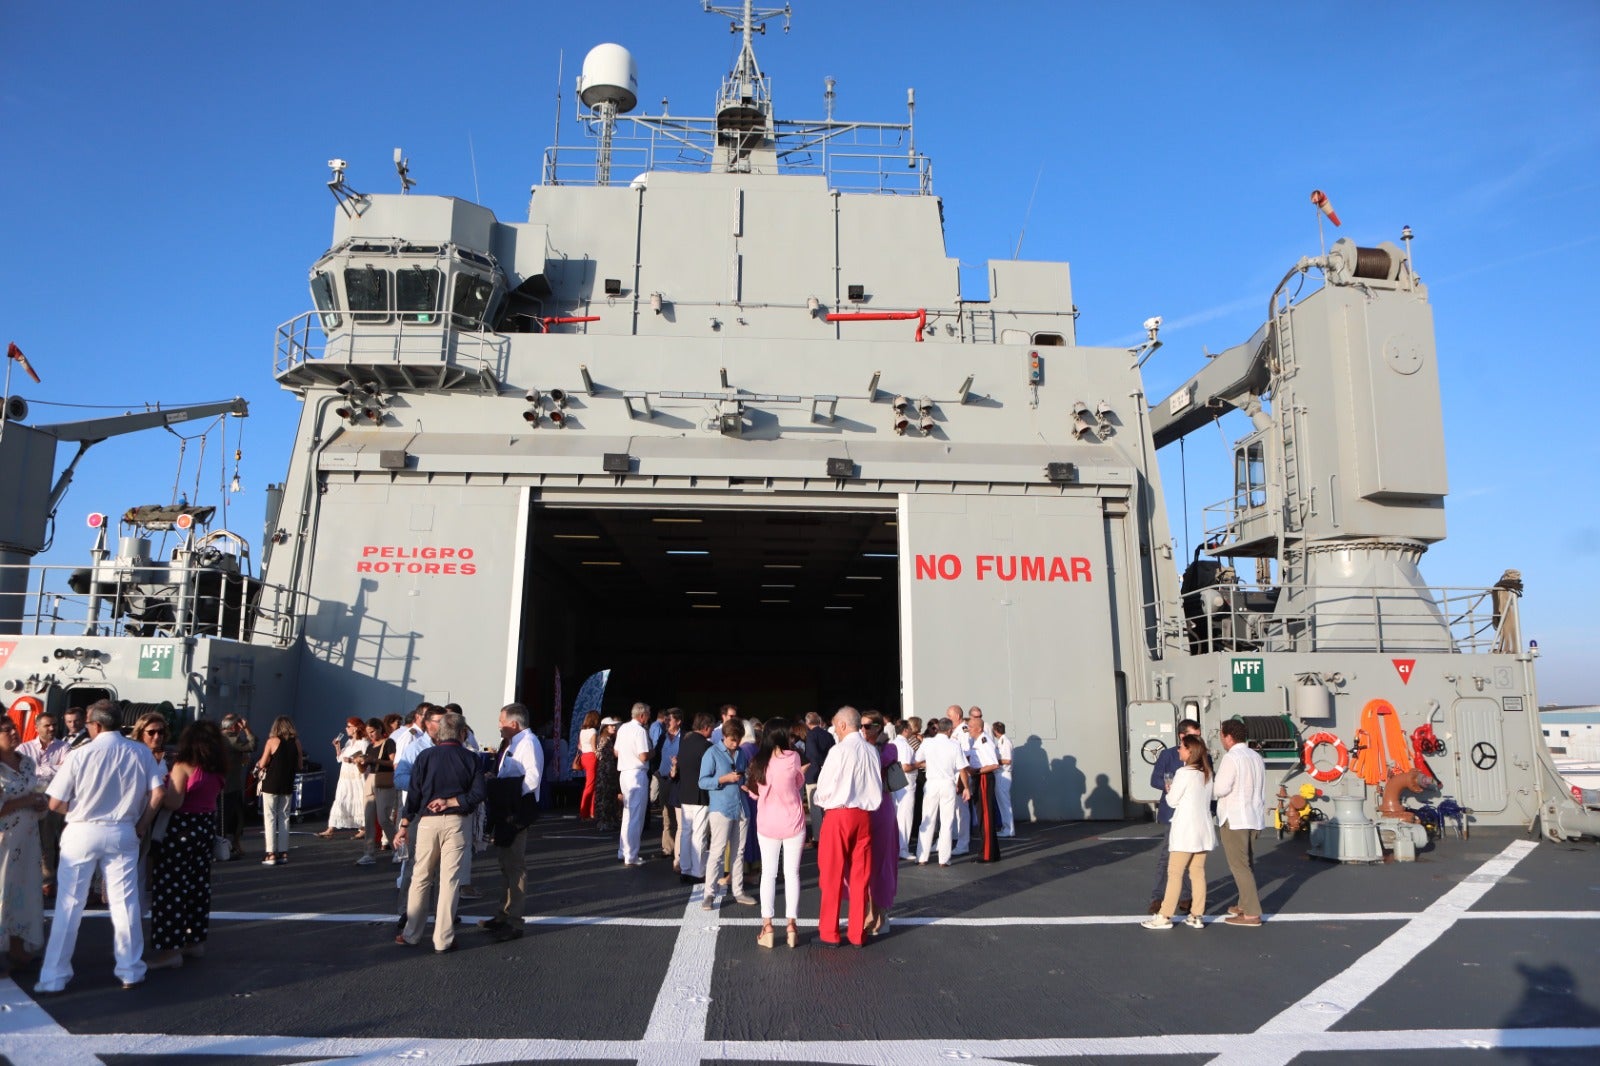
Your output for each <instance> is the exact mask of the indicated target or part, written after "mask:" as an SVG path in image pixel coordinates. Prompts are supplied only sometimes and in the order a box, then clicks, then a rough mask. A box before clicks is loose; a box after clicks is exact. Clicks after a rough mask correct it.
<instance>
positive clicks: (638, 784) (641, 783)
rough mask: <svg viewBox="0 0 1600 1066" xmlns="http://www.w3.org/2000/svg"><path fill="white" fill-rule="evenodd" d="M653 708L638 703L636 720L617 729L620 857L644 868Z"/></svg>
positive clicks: (618, 856) (628, 863)
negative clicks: (642, 852)
mask: <svg viewBox="0 0 1600 1066" xmlns="http://www.w3.org/2000/svg"><path fill="white" fill-rule="evenodd" d="M649 721H650V705H649V704H648V703H635V704H634V705H633V717H632V719H631V720H630V721H627V722H624V723H623V725H622V728H620V729H618V730H617V740H616V745H617V776H618V778H619V781H620V783H621V785H622V839H621V840H620V841H619V843H618V846H617V858H619V859H621V860H622V861H623V862H624V863H626V864H627V865H629V866H643V865H644V856H642V855H640V854H639V841H640V839H641V838H642V837H643V836H644V819H645V815H646V813H647V812H648V810H649V807H648V804H649V800H650V783H649V780H648V778H649V775H650V733H649V731H648V730H647V729H646V728H645V727H646V724H647V723H648V722H649Z"/></svg>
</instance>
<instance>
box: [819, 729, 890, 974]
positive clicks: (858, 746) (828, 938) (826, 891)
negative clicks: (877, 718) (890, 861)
mask: <svg viewBox="0 0 1600 1066" xmlns="http://www.w3.org/2000/svg"><path fill="white" fill-rule="evenodd" d="M833 735H834V739H835V743H834V746H833V747H832V748H831V749H829V751H828V758H827V760H826V761H825V762H824V763H823V764H822V773H821V774H819V775H818V777H817V790H816V792H814V793H813V794H812V798H813V799H814V800H815V802H816V805H817V806H818V807H821V808H822V811H823V814H822V832H821V834H820V835H819V836H818V838H817V887H818V888H819V889H820V890H821V894H822V909H821V912H820V913H819V914H818V917H817V938H818V939H819V940H820V941H821V942H822V943H823V944H825V945H827V946H830V947H838V946H839V898H840V895H841V894H842V893H843V891H844V877H845V872H846V869H847V868H848V871H849V874H850V884H851V885H853V886H854V888H853V890H852V891H851V893H850V921H849V937H850V943H851V944H852V945H853V946H855V947H858V948H859V947H863V946H865V944H866V919H867V892H866V887H867V885H868V883H869V882H870V881H871V879H872V835H871V833H872V828H871V812H872V811H875V810H877V809H878V807H879V806H880V805H881V804H882V803H883V771H882V769H880V766H881V764H880V763H879V761H878V749H877V748H875V747H873V746H872V745H871V744H868V743H867V741H866V739H865V738H864V737H863V736H862V735H861V715H860V713H858V712H857V711H856V709H855V708H854V707H840V708H839V710H838V712H837V713H836V714H834V716H833Z"/></svg>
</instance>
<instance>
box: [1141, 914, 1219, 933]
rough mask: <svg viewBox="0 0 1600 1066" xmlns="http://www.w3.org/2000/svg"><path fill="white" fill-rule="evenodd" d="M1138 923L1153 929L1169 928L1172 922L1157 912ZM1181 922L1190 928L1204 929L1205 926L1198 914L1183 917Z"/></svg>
mask: <svg viewBox="0 0 1600 1066" xmlns="http://www.w3.org/2000/svg"><path fill="white" fill-rule="evenodd" d="M1139 924H1140V925H1142V926H1144V927H1145V928H1146V929H1155V930H1161V929H1171V928H1172V926H1173V922H1172V920H1171V919H1169V918H1163V917H1162V916H1161V915H1159V914H1157V915H1155V916H1153V917H1151V918H1150V919H1148V920H1146V921H1143V922H1140V923H1139ZM1183 924H1184V925H1187V926H1188V927H1189V928H1190V929H1204V928H1205V927H1206V923H1205V920H1204V919H1203V918H1201V917H1200V916H1199V915H1198V914H1191V915H1189V917H1187V918H1185V919H1184V920H1183Z"/></svg>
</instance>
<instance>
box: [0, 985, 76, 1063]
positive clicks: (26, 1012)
mask: <svg viewBox="0 0 1600 1066" xmlns="http://www.w3.org/2000/svg"><path fill="white" fill-rule="evenodd" d="M71 1039H72V1035H71V1034H70V1033H68V1032H67V1030H66V1029H65V1028H63V1027H62V1025H61V1024H60V1023H59V1022H57V1021H56V1020H55V1019H54V1018H52V1017H50V1015H49V1013H48V1012H46V1011H45V1009H44V1008H43V1007H41V1006H39V1004H38V1003H36V1002H34V1000H33V999H32V997H30V996H29V995H28V993H26V992H24V991H23V990H22V987H21V986H20V985H18V984H17V983H16V982H15V981H13V980H12V979H11V978H9V977H0V1052H3V1053H4V1055H5V1057H6V1058H7V1059H8V1060H9V1061H10V1062H12V1063H13V1064H15V1066H36V1064H37V1066H52V1064H54V1063H58V1062H59V1063H65V1064H70V1066H90V1064H94V1066H100V1060H99V1059H98V1058H96V1057H95V1055H94V1053H93V1052H92V1051H89V1050H87V1049H84V1050H79V1049H77V1048H75V1047H72V1046H71V1045H70V1044H67V1043H61V1042H62V1041H70V1040H71ZM22 1041H26V1042H28V1045H29V1046H26V1047H24V1046H20V1045H19V1042H22ZM34 1041H37V1042H38V1044H39V1046H38V1047H37V1048H34V1047H32V1046H31V1045H32V1043H33V1042H34Z"/></svg>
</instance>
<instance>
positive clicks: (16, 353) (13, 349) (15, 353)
mask: <svg viewBox="0 0 1600 1066" xmlns="http://www.w3.org/2000/svg"><path fill="white" fill-rule="evenodd" d="M6 357H7V358H9V359H15V360H16V361H17V362H19V363H21V364H22V372H23V373H25V374H27V375H28V376H29V377H30V378H32V379H33V383H34V384H35V385H37V384H39V372H38V371H37V370H35V369H33V364H32V363H30V362H28V357H27V356H25V355H23V354H22V349H21V348H18V347H17V344H16V342H15V341H12V342H11V346H10V347H9V348H7V349H6Z"/></svg>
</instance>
